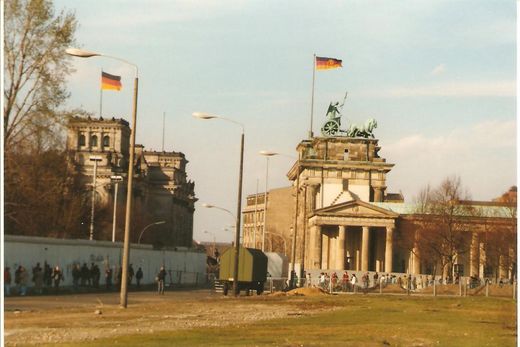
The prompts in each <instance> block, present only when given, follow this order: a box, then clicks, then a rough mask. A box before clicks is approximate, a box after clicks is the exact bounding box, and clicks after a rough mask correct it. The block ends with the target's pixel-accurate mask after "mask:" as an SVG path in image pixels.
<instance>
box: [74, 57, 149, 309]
mask: <svg viewBox="0 0 520 347" xmlns="http://www.w3.org/2000/svg"><path fill="white" fill-rule="evenodd" d="M65 52H66V53H67V54H68V55H72V56H74V57H80V58H90V57H96V56H103V57H107V58H112V59H115V60H118V61H120V62H123V63H125V64H128V65H130V66H132V67H134V69H135V78H134V96H133V112H132V124H133V129H131V136H130V158H129V160H128V187H127V195H126V216H125V236H124V243H123V270H122V274H121V276H122V277H121V278H128V263H129V257H130V221H131V216H132V185H133V180H134V152H135V133H136V130H137V92H138V89H139V88H138V86H139V70H138V68H137V65H135V64H132V63H130V62H129V61H127V60H124V59H121V58H118V57H113V56H110V55H106V54H101V53H96V52H90V51H86V50H82V49H78V48H68V49H66V50H65ZM119 305H120V306H121V307H123V308H126V307H127V305H128V281H121V295H120V299H119Z"/></svg>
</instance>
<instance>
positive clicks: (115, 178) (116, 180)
mask: <svg viewBox="0 0 520 347" xmlns="http://www.w3.org/2000/svg"><path fill="white" fill-rule="evenodd" d="M110 180H111V181H112V182H113V183H115V184H114V186H115V189H114V216H113V218H112V242H116V224H117V194H118V188H119V182H122V181H123V176H120V175H114V176H110Z"/></svg>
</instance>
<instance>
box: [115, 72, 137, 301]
mask: <svg viewBox="0 0 520 347" xmlns="http://www.w3.org/2000/svg"><path fill="white" fill-rule="evenodd" d="M135 70H136V74H135V80H134V105H133V112H132V125H133V129H132V130H131V131H132V134H131V136H130V159H129V162H128V187H127V192H126V216H125V238H124V244H123V270H122V273H121V294H120V300H119V305H120V306H121V307H123V308H126V307H127V305H128V281H127V279H128V263H129V257H130V223H131V215H132V193H133V192H132V187H133V181H134V152H135V132H136V130H137V91H138V84H139V78H138V73H137V66H136V67H135Z"/></svg>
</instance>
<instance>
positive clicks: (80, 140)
mask: <svg viewBox="0 0 520 347" xmlns="http://www.w3.org/2000/svg"><path fill="white" fill-rule="evenodd" d="M78 146H85V135H83V134H81V135H79V138H78Z"/></svg>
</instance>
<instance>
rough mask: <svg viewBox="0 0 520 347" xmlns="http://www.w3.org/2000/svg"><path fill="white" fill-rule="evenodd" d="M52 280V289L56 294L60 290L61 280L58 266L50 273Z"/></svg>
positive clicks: (61, 276)
mask: <svg viewBox="0 0 520 347" xmlns="http://www.w3.org/2000/svg"><path fill="white" fill-rule="evenodd" d="M52 280H53V282H54V289H55V290H56V292H58V290H59V289H60V282H61V281H62V280H63V273H62V272H61V269H60V267H59V266H58V265H56V267H55V268H54V270H53V271H52Z"/></svg>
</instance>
